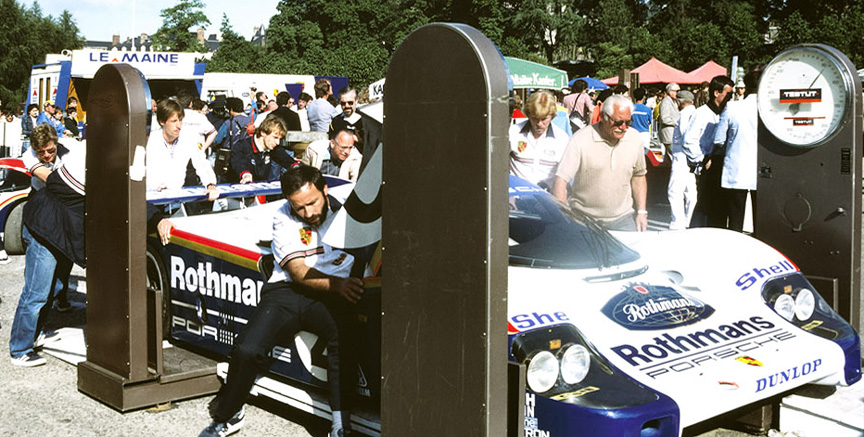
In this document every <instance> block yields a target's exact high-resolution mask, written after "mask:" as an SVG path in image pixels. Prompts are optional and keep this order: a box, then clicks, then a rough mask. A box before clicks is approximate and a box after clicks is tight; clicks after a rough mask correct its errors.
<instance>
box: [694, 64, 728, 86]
mask: <svg viewBox="0 0 864 437" xmlns="http://www.w3.org/2000/svg"><path fill="white" fill-rule="evenodd" d="M687 74H689V75H690V76H691V77H692V78H693V80H696V81H698V82H699V83H701V82H711V79H714V76H720V75H724V76H726V75H728V72H727V70H726V67H724V66H722V65H720V64H718V63H716V62H714V61H708V62H706V63H704V64H702V66H701V67H699V68H697V69H695V70H693V71H691V72H689V73H687Z"/></svg>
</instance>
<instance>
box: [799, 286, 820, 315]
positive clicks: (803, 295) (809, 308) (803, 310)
mask: <svg viewBox="0 0 864 437" xmlns="http://www.w3.org/2000/svg"><path fill="white" fill-rule="evenodd" d="M815 309H816V298H815V297H813V292H812V291H810V290H809V289H807V288H802V289H801V290H799V291H798V296H795V317H797V318H798V320H801V321H804V320H807V319H809V318H810V316H812V315H813V311H814V310H815Z"/></svg>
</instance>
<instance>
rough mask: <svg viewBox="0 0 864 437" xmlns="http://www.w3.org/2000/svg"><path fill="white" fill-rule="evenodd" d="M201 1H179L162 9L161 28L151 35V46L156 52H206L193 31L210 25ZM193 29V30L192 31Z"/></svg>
mask: <svg viewBox="0 0 864 437" xmlns="http://www.w3.org/2000/svg"><path fill="white" fill-rule="evenodd" d="M203 8H204V3H203V2H202V1H201V0H180V1H178V2H177V4H176V5H174V6H172V7H170V8H165V9H162V12H161V13H160V14H159V16H161V17H162V27H160V28H159V30H157V31H156V33H155V34H154V35H153V45H154V46H155V47H156V49H157V50H165V51H173V52H206V51H207V48H206V47H204V45H203V44H201V42H199V41H198V37H197V35H196V33H195V30H197V28H198V27H199V26H204V25H206V24H210V20H208V19H207V15H205V14H204V11H202V9H203ZM193 28H194V29H193Z"/></svg>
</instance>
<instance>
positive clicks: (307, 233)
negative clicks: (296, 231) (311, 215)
mask: <svg viewBox="0 0 864 437" xmlns="http://www.w3.org/2000/svg"><path fill="white" fill-rule="evenodd" d="M311 241H312V228H300V242H301V243H303V244H304V245H306V246H308V245H309V243H310V242H311Z"/></svg>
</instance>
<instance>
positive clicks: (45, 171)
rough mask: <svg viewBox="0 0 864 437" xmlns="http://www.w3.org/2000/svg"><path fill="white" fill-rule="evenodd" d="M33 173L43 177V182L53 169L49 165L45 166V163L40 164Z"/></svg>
mask: <svg viewBox="0 0 864 437" xmlns="http://www.w3.org/2000/svg"><path fill="white" fill-rule="evenodd" d="M32 174H33V176H36V177H37V178H39V179H41V180H42V182H45V181H46V180H47V179H48V175H50V174H51V170H49V169H48V167H45V166H44V165H40V166H39V167H37V168H36V169H34V170H33V173H32Z"/></svg>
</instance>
